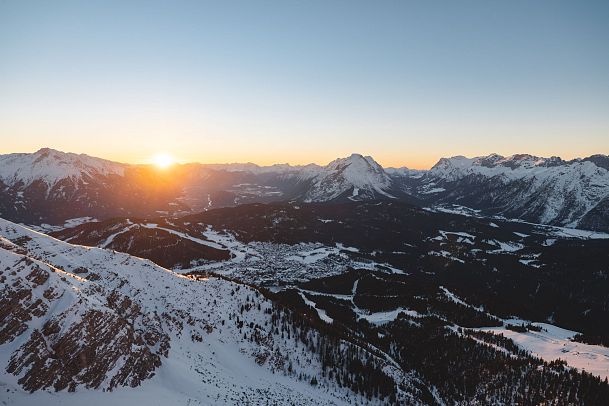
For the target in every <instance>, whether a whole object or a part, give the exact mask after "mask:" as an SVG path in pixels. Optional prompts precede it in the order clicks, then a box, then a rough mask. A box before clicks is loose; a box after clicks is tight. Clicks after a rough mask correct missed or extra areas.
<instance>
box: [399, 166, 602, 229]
mask: <svg viewBox="0 0 609 406" xmlns="http://www.w3.org/2000/svg"><path fill="white" fill-rule="evenodd" d="M606 162H607V157H605V156H601V155H596V156H592V157H589V158H584V159H576V160H572V161H564V160H562V159H560V158H558V157H551V158H541V157H536V156H532V155H526V154H520V155H512V156H509V157H503V156H501V155H497V154H491V155H488V156H483V157H477V158H466V157H463V156H457V157H453V158H442V159H441V160H440V161H439V162H438V163H437V164H436V165H435V166H434V167H433V168H432V169H431V170H430V171H428V172H427V173H426V174H425V175H424V176H422V177H418V178H416V179H415V178H412V179H411V181H410V185H411V187H413V188H414V189H415V190H416V194H418V195H419V196H421V197H423V198H425V199H426V200H427V201H428V202H432V203H434V204H447V203H448V204H458V205H462V206H467V207H471V208H474V209H477V210H482V212H484V213H486V214H492V215H502V216H505V217H510V218H519V219H524V220H527V221H533V222H537V223H543V224H553V225H561V226H569V227H581V228H591V229H598V230H606V229H607V227H609V211H608V210H607V207H609V167H608V166H607V164H606ZM603 207H604V208H603Z"/></svg>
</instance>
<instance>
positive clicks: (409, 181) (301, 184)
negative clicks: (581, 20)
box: [0, 148, 609, 231]
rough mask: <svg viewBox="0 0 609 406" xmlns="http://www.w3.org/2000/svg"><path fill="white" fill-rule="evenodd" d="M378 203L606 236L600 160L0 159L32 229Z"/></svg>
mask: <svg viewBox="0 0 609 406" xmlns="http://www.w3.org/2000/svg"><path fill="white" fill-rule="evenodd" d="M384 200H394V201H402V202H408V203H410V204H415V205H419V206H431V207H445V208H449V209H451V208H453V209H454V208H463V207H465V208H469V209H472V210H474V211H476V212H477V213H479V214H480V215H485V216H499V217H505V218H514V219H520V220H523V221H529V222H534V223H541V224H550V225H557V226H567V227H574V228H583V229H590V230H599V231H607V230H609V157H608V156H606V155H593V156H590V157H587V158H583V159H574V160H570V161H565V160H562V159H560V158H558V157H551V158H540V157H535V156H531V155H526V154H521V155H513V156H510V157H503V156H500V155H497V154H491V155H488V156H484V157H477V158H465V157H462V156H457V157H452V158H442V159H440V161H439V162H438V163H437V164H436V165H434V166H433V167H432V168H431V169H430V170H410V169H407V168H383V167H382V166H381V165H379V164H378V163H377V162H376V161H375V160H374V159H373V158H372V157H370V156H362V155H360V154H352V155H351V156H349V157H346V158H339V159H336V160H334V161H332V162H330V163H329V164H328V165H326V166H320V165H316V164H309V165H304V166H291V165H288V164H279V165H272V166H266V167H264V166H258V165H255V164H251V163H250V164H216V165H203V164H185V165H174V166H173V167H172V168H169V169H166V170H159V169H157V168H155V167H153V166H150V165H128V164H120V163H115V162H111V161H107V160H103V159H100V158H93V157H89V156H87V155H83V154H81V155H77V154H71V153H64V152H60V151H56V150H53V149H49V148H43V149H41V150H39V151H37V152H35V153H32V154H7V155H1V156H0V214H1V215H2V216H3V217H4V218H7V219H10V220H13V221H17V222H22V223H26V224H33V225H39V224H43V223H48V224H63V222H65V221H66V220H68V219H73V218H80V217H90V218H95V219H99V220H103V219H107V218H110V217H114V216H149V215H159V214H185V213H188V212H198V211H202V210H208V209H211V208H219V207H229V206H235V205H239V204H245V203H257V202H262V203H265V202H273V201H300V202H330V203H337V202H345V201H384Z"/></svg>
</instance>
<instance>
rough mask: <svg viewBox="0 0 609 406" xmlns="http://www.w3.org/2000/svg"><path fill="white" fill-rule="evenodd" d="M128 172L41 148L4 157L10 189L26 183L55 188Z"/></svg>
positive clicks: (1, 174)
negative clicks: (59, 184)
mask: <svg viewBox="0 0 609 406" xmlns="http://www.w3.org/2000/svg"><path fill="white" fill-rule="evenodd" d="M124 169H125V165H124V164H120V163H116V162H112V161H107V160H105V159H101V158H94V157H91V156H89V155H85V154H80V155H79V154H74V153H71V152H62V151H58V150H55V149H52V148H41V149H39V150H38V151H36V152H34V153H15V154H6V155H0V180H1V181H2V182H4V183H5V184H7V185H15V184H18V183H22V184H23V186H28V185H30V184H32V183H33V182H34V181H36V180H41V181H43V182H44V183H46V184H47V186H48V187H52V186H53V185H55V184H56V183H57V182H59V181H61V180H63V179H66V178H72V179H81V178H82V177H83V176H85V175H86V176H93V175H96V174H101V175H110V174H116V175H121V176H122V175H123V174H124Z"/></svg>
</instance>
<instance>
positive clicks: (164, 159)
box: [152, 152, 175, 169]
mask: <svg viewBox="0 0 609 406" xmlns="http://www.w3.org/2000/svg"><path fill="white" fill-rule="evenodd" d="M152 162H153V163H154V165H156V166H157V167H158V168H160V169H166V168H169V167H170V166H171V165H173V164H174V162H175V160H174V159H173V157H172V156H171V155H169V154H167V153H164V152H162V153H159V154H156V155H155V156H154V157H152Z"/></svg>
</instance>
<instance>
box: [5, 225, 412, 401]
mask: <svg viewBox="0 0 609 406" xmlns="http://www.w3.org/2000/svg"><path fill="white" fill-rule="evenodd" d="M0 269H1V271H0V288H1V292H2V294H1V295H0V302H1V305H2V306H1V309H2V311H0V366H1V368H0V370H1V372H0V386H1V387H2V393H3V394H2V398H3V399H5V400H8V401H9V403H10V404H28V403H29V404H31V402H32V401H36V402H38V403H45V404H64V405H65V404H82V402H85V401H86V400H87V399H88V398H93V397H95V398H96V399H98V401H99V399H103V400H105V402H104V403H105V404H107V403H108V402H109V401H112V400H121V404H127V403H129V404H141V403H143V402H144V401H146V400H148V401H151V400H152V399H155V400H158V399H165V401H166V403H168V404H177V403H178V402H181V403H183V404H200V405H201V404H203V405H206V404H236V403H242V402H245V403H251V404H266V403H267V402H269V401H270V402H271V403H282V404H347V403H350V402H353V401H357V402H358V403H364V402H370V403H384V401H383V400H381V398H382V397H383V396H385V395H378V396H375V397H374V398H372V397H371V398H368V399H366V398H365V397H364V396H360V395H358V394H356V393H354V392H352V391H351V389H349V388H347V387H344V386H341V385H338V384H337V383H336V382H335V381H333V380H332V378H331V376H332V375H328V374H327V373H326V372H325V371H326V369H325V368H326V366H324V365H327V362H329V360H330V358H331V357H332V358H334V355H331V354H332V353H333V352H336V360H337V361H339V360H341V359H342V360H345V361H344V363H343V366H344V368H345V373H346V374H351V373H355V370H353V371H352V372H348V371H349V368H350V367H349V361H347V360H348V359H353V356H352V355H349V354H355V355H358V354H359V355H358V359H360V357H361V360H362V362H364V363H365V364H366V368H371V370H375V371H376V372H375V373H376V374H381V376H384V377H386V379H392V380H393V379H395V382H396V385H399V389H398V393H397V394H396V395H394V396H397V398H395V399H396V400H398V401H400V402H407V403H409V404H410V403H412V404H419V403H421V402H419V400H418V396H419V395H420V394H421V393H423V392H421V388H417V387H416V386H417V385H418V381H417V379H415V378H414V377H413V376H411V375H409V374H408V373H404V372H402V370H401V369H399V368H397V367H396V366H395V365H393V364H392V363H391V362H389V361H388V360H386V359H384V358H383V356H382V355H379V354H376V355H375V354H373V353H372V352H369V351H367V350H366V349H365V348H356V347H354V346H353V345H352V344H349V342H347V341H344V342H341V341H336V340H335V339H328V337H326V336H325V335H324V334H323V333H321V332H319V331H317V330H315V329H314V328H312V327H311V326H310V325H309V324H308V323H306V322H305V321H304V320H299V319H298V318H295V317H296V316H295V315H294V314H292V313H290V312H289V311H287V310H285V309H282V308H281V307H278V306H276V305H275V304H274V303H273V302H272V301H270V300H268V299H266V298H265V297H264V296H263V295H262V294H261V293H260V292H259V291H257V290H256V289H253V288H251V287H248V286H245V285H242V284H238V283H235V282H230V281H227V280H225V279H220V278H216V277H212V276H209V277H202V278H192V277H186V276H183V275H180V274H176V273H174V272H172V271H169V270H167V269H164V268H161V267H159V266H158V265H155V264H154V263H152V262H149V261H147V260H143V259H140V258H136V257H132V256H129V255H127V254H122V253H116V252H114V251H111V250H104V249H98V248H86V247H83V246H74V245H70V244H68V243H65V242H62V241H59V240H56V239H53V238H50V237H48V236H46V235H43V234H39V233H37V232H34V231H31V230H29V229H26V228H24V227H22V226H18V225H16V224H14V223H11V222H8V221H5V220H0ZM328 340H329V341H328ZM319 346H321V347H319ZM316 347H317V348H323V349H324V350H323V355H322V354H320V352H318V351H316V350H313V348H316ZM354 349H355V350H357V351H354ZM322 357H323V359H322ZM340 362H341V363H342V362H343V361H340ZM322 364H323V365H322ZM338 368H339V369H342V367H338ZM344 376H345V377H346V376H348V375H344ZM390 377H391V378H390ZM342 378H343V375H342V373H341V379H342ZM311 382H313V384H311ZM372 386H374V385H372ZM129 388H137V389H129ZM47 391H51V392H55V391H70V392H76V394H75V395H70V396H67V394H64V395H63V396H62V395H58V394H54V393H49V392H47ZM101 391H115V392H116V394H115V395H108V397H104V396H103V395H102V394H101ZM27 392H37V393H36V394H35V395H31V396H30V395H27ZM377 393H378V392H377ZM375 398H376V399H375Z"/></svg>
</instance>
